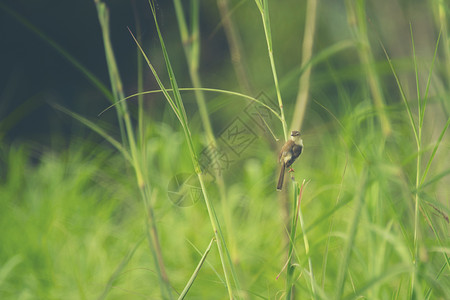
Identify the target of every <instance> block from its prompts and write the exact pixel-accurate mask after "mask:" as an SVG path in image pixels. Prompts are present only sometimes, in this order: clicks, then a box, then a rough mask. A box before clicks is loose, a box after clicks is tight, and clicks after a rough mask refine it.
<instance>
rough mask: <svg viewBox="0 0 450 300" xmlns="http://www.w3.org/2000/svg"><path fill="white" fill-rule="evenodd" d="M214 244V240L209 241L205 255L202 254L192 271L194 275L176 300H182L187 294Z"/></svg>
mask: <svg viewBox="0 0 450 300" xmlns="http://www.w3.org/2000/svg"><path fill="white" fill-rule="evenodd" d="M213 242H214V238H213V239H211V242H210V243H209V245H208V247H207V248H206V250H205V253H203V256H202V258H201V259H200V261H199V262H198V264H197V267H196V268H195V270H194V273H192V276H191V278H190V279H189V281H188V282H187V284H186V286H185V287H184V289H183V291H182V292H181V294H180V296H179V297H178V300H182V299H184V298H185V297H186V295H187V293H188V292H189V289H190V288H191V287H192V285H193V284H194V281H195V279H196V278H197V276H198V274H199V272H200V269H201V267H202V266H203V263H204V262H205V260H206V257H207V256H208V254H209V251H211V246H212V244H213Z"/></svg>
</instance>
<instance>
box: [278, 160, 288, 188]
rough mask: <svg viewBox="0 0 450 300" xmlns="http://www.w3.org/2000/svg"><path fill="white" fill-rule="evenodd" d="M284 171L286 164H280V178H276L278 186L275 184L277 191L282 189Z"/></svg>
mask: <svg viewBox="0 0 450 300" xmlns="http://www.w3.org/2000/svg"><path fill="white" fill-rule="evenodd" d="M285 170H286V164H285V163H282V164H281V171H280V177H278V184H277V191H281V189H282V188H283V181H284V171H285Z"/></svg>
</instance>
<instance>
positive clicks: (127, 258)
mask: <svg viewBox="0 0 450 300" xmlns="http://www.w3.org/2000/svg"><path fill="white" fill-rule="evenodd" d="M143 240H144V238H141V240H140V241H138V242H137V243H136V245H135V246H134V247H133V249H131V250H130V251H129V252H128V254H127V255H126V256H125V257H124V258H123V259H122V261H121V262H120V264H119V265H118V266H117V268H116V270H115V271H114V273H113V274H112V275H111V277H110V278H109V280H108V283H107V284H106V286H105V289H104V290H103V292H102V294H101V295H100V296H99V297H98V298H97V299H98V300H103V299H105V298H106V297H107V296H108V294H109V292H110V291H111V288H112V286H113V284H114V282H115V281H116V280H117V279H118V278H119V276H120V275H121V272H122V271H123V269H124V268H125V267H126V265H127V264H128V262H129V261H130V260H131V258H132V257H133V255H134V253H135V252H136V250H137V249H138V248H139V245H140V244H141V243H142V241H143Z"/></svg>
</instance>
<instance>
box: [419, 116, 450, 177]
mask: <svg viewBox="0 0 450 300" xmlns="http://www.w3.org/2000/svg"><path fill="white" fill-rule="evenodd" d="M449 126H450V118H448V119H447V123H445V126H444V128H443V129H442V131H441V134H440V135H439V138H438V140H437V141H436V145H435V146H434V148H433V152H432V153H431V156H430V158H429V159H428V162H427V166H426V167H425V171H424V172H423V175H422V178H421V180H420V183H421V184H423V183H424V181H425V179H426V177H427V174H428V171H429V170H430V166H431V163H432V162H433V160H434V156H435V155H436V152H437V150H438V148H439V145H440V144H441V142H442V139H443V138H444V135H445V132H446V131H447V128H448V127H449Z"/></svg>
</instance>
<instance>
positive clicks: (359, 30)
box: [346, 0, 392, 137]
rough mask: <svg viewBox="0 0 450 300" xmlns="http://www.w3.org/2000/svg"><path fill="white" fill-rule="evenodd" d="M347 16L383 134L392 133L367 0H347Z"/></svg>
mask: <svg viewBox="0 0 450 300" xmlns="http://www.w3.org/2000/svg"><path fill="white" fill-rule="evenodd" d="M346 2H347V17H348V22H349V24H350V27H351V28H352V29H353V33H354V35H355V39H356V40H357V44H358V47H357V49H358V54H359V57H360V60H361V63H362V66H363V67H364V69H365V72H366V75H367V84H368V85H369V89H370V92H371V94H372V99H373V103H374V106H375V109H376V111H377V113H378V117H379V119H380V123H381V129H382V131H383V135H384V136H385V137H386V136H388V135H390V134H391V131H392V129H391V124H390V121H389V119H388V117H387V114H386V111H385V109H384V107H385V104H384V103H385V101H384V96H383V91H382V89H381V85H380V81H379V79H378V76H377V72H376V70H375V67H374V65H375V64H374V58H373V53H372V50H371V48H370V42H369V37H368V35H367V23H366V18H367V16H366V11H365V0H347V1H346Z"/></svg>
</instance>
